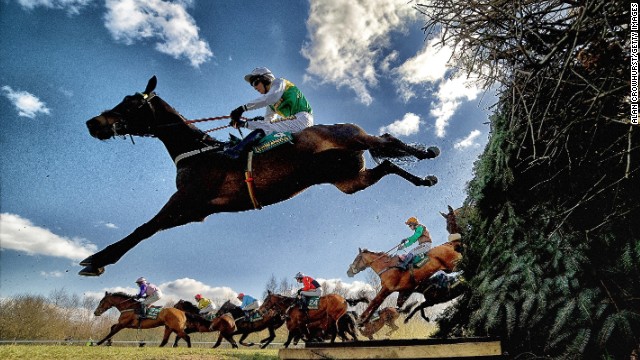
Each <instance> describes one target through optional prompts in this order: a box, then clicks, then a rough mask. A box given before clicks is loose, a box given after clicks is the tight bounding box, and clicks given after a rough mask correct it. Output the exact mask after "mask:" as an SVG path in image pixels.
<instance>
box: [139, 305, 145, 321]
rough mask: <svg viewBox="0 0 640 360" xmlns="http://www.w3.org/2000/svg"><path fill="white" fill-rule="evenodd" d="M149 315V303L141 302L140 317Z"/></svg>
mask: <svg viewBox="0 0 640 360" xmlns="http://www.w3.org/2000/svg"><path fill="white" fill-rule="evenodd" d="M146 317H147V305H145V304H143V303H140V319H144V318H146Z"/></svg>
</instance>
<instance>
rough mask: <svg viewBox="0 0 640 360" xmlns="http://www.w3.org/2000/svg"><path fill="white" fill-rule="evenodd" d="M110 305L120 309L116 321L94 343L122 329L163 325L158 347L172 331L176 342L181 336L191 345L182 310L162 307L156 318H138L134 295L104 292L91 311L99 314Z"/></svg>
mask: <svg viewBox="0 0 640 360" xmlns="http://www.w3.org/2000/svg"><path fill="white" fill-rule="evenodd" d="M112 307H115V308H116V309H118V311H120V317H119V318H118V323H117V324H115V325H113V326H111V331H110V332H109V334H108V335H107V336H105V338H104V339H102V340H100V341H98V342H97V343H96V345H100V344H102V343H103V342H105V341H107V340H108V339H111V337H113V336H114V335H115V334H116V333H118V332H119V331H120V330H122V329H151V328H155V327H159V326H163V325H164V326H165V329H164V336H163V337H162V342H161V343H160V347H162V346H165V345H166V344H167V342H168V341H169V336H170V335H171V333H172V332H175V333H176V342H177V338H181V339H184V340H185V341H186V342H187V346H188V347H191V339H190V338H189V335H188V334H187V333H186V332H185V329H186V327H187V316H186V314H185V313H184V311H181V310H178V309H175V308H163V309H162V310H160V312H159V313H158V317H157V318H156V319H142V320H140V319H139V318H138V314H136V310H137V309H140V303H139V302H138V301H136V299H135V297H134V296H132V295H128V294H124V293H109V292H105V294H104V297H103V298H102V300H100V303H99V304H98V306H97V307H96V310H95V311H94V312H93V315H95V316H100V315H102V314H104V312H105V311H107V310H109V309H111V308H112Z"/></svg>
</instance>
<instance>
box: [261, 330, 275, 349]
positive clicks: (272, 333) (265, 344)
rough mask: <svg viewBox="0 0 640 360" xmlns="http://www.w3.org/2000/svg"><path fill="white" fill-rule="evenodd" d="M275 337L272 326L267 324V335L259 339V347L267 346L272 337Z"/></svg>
mask: <svg viewBox="0 0 640 360" xmlns="http://www.w3.org/2000/svg"><path fill="white" fill-rule="evenodd" d="M275 338H276V331H275V329H274V328H273V327H272V326H269V336H268V337H266V338H264V339H262V340H260V343H261V344H262V345H261V346H260V349H264V348H266V347H267V345H269V344H271V342H272V341H273V339H275Z"/></svg>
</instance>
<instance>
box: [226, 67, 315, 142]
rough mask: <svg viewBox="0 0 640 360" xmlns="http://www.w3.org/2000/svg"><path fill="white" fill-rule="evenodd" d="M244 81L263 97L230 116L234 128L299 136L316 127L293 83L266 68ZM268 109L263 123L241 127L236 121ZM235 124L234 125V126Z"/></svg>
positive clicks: (234, 111)
mask: <svg viewBox="0 0 640 360" xmlns="http://www.w3.org/2000/svg"><path fill="white" fill-rule="evenodd" d="M244 79H245V80H246V81H247V82H248V83H249V84H250V85H251V86H252V87H253V88H254V89H255V90H256V91H258V92H259V93H260V94H262V95H261V96H260V97H258V98H256V99H254V100H251V101H249V102H248V103H246V104H244V105H242V106H240V107H238V108H236V109H235V110H233V111H232V112H231V121H232V125H233V126H234V127H238V126H244V127H247V128H249V129H252V130H255V129H262V130H264V131H265V132H266V133H270V132H283V131H290V132H298V131H300V130H303V129H304V128H306V127H309V126H312V125H313V111H312V110H311V105H309V102H308V101H307V99H306V98H305V96H304V94H302V92H301V91H300V89H298V87H297V86H296V85H294V84H293V83H292V82H291V81H289V80H286V79H283V78H276V77H275V76H274V75H273V73H271V70H269V69H267V68H266V67H259V68H256V69H254V70H253V71H252V72H251V73H250V74H247V75H245V77H244ZM260 108H266V112H265V115H264V120H260V121H250V122H247V123H245V124H240V123H239V122H238V121H237V120H238V119H239V118H240V116H241V115H242V113H243V112H244V111H247V110H255V109H260ZM234 123H235V125H234Z"/></svg>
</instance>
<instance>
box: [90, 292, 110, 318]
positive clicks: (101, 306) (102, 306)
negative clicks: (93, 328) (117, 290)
mask: <svg viewBox="0 0 640 360" xmlns="http://www.w3.org/2000/svg"><path fill="white" fill-rule="evenodd" d="M112 300H113V296H111V294H110V293H109V292H107V291H105V292H104V297H103V298H102V300H100V303H98V307H96V310H95V311H94V312H93V315H94V316H100V315H102V314H104V312H105V311H107V310H109V309H111V307H112V306H113V305H114V303H113V301H112Z"/></svg>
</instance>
